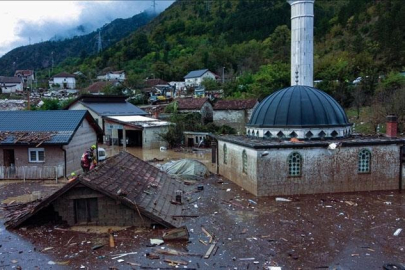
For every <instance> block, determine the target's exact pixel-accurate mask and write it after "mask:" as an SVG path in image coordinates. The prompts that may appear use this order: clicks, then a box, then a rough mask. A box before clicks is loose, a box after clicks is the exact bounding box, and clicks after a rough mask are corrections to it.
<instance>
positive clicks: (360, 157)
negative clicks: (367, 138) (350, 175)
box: [357, 148, 371, 174]
mask: <svg viewBox="0 0 405 270" xmlns="http://www.w3.org/2000/svg"><path fill="white" fill-rule="evenodd" d="M363 153H367V154H368V158H367V159H368V161H367V163H368V164H366V165H367V171H363V170H361V168H360V167H361V164H360V163H361V162H362V161H363V160H364V159H363V158H362V155H363ZM357 158H358V159H357V173H359V174H367V173H371V151H370V150H369V149H366V148H363V149H361V150H360V151H359V153H358V155H357ZM366 165H364V166H366Z"/></svg>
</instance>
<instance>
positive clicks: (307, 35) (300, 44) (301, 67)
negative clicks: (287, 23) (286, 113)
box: [287, 0, 315, 87]
mask: <svg viewBox="0 0 405 270" xmlns="http://www.w3.org/2000/svg"><path fill="white" fill-rule="evenodd" d="M287 2H288V3H289V4H290V5H291V85H292V86H293V85H306V86H311V87H312V86H314V74H313V73H314V2H315V0H287Z"/></svg>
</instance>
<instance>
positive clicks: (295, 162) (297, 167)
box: [288, 152, 302, 176]
mask: <svg viewBox="0 0 405 270" xmlns="http://www.w3.org/2000/svg"><path fill="white" fill-rule="evenodd" d="M301 165H302V157H301V155H300V154H299V153H297V152H293V153H291V154H290V155H289V156H288V176H301Z"/></svg>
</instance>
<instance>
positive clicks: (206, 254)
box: [204, 243, 216, 259]
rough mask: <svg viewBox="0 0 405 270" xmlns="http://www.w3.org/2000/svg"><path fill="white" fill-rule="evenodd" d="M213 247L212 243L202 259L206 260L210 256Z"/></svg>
mask: <svg viewBox="0 0 405 270" xmlns="http://www.w3.org/2000/svg"><path fill="white" fill-rule="evenodd" d="M215 245H216V244H215V243H214V244H212V245H211V246H210V247H209V248H208V250H207V253H205V255H204V259H208V258H209V257H210V256H211V253H212V251H213V250H214V248H215Z"/></svg>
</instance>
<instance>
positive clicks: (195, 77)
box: [184, 69, 219, 87]
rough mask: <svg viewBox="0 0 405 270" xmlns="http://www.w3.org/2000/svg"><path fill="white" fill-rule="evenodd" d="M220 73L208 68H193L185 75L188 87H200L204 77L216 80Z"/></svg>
mask: <svg viewBox="0 0 405 270" xmlns="http://www.w3.org/2000/svg"><path fill="white" fill-rule="evenodd" d="M217 78H219V77H218V75H216V74H214V73H213V72H211V71H209V70H208V69H200V70H193V71H191V72H189V73H188V74H187V75H186V76H184V80H185V85H186V87H198V86H201V83H202V82H203V80H204V79H212V80H216V79H217Z"/></svg>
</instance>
